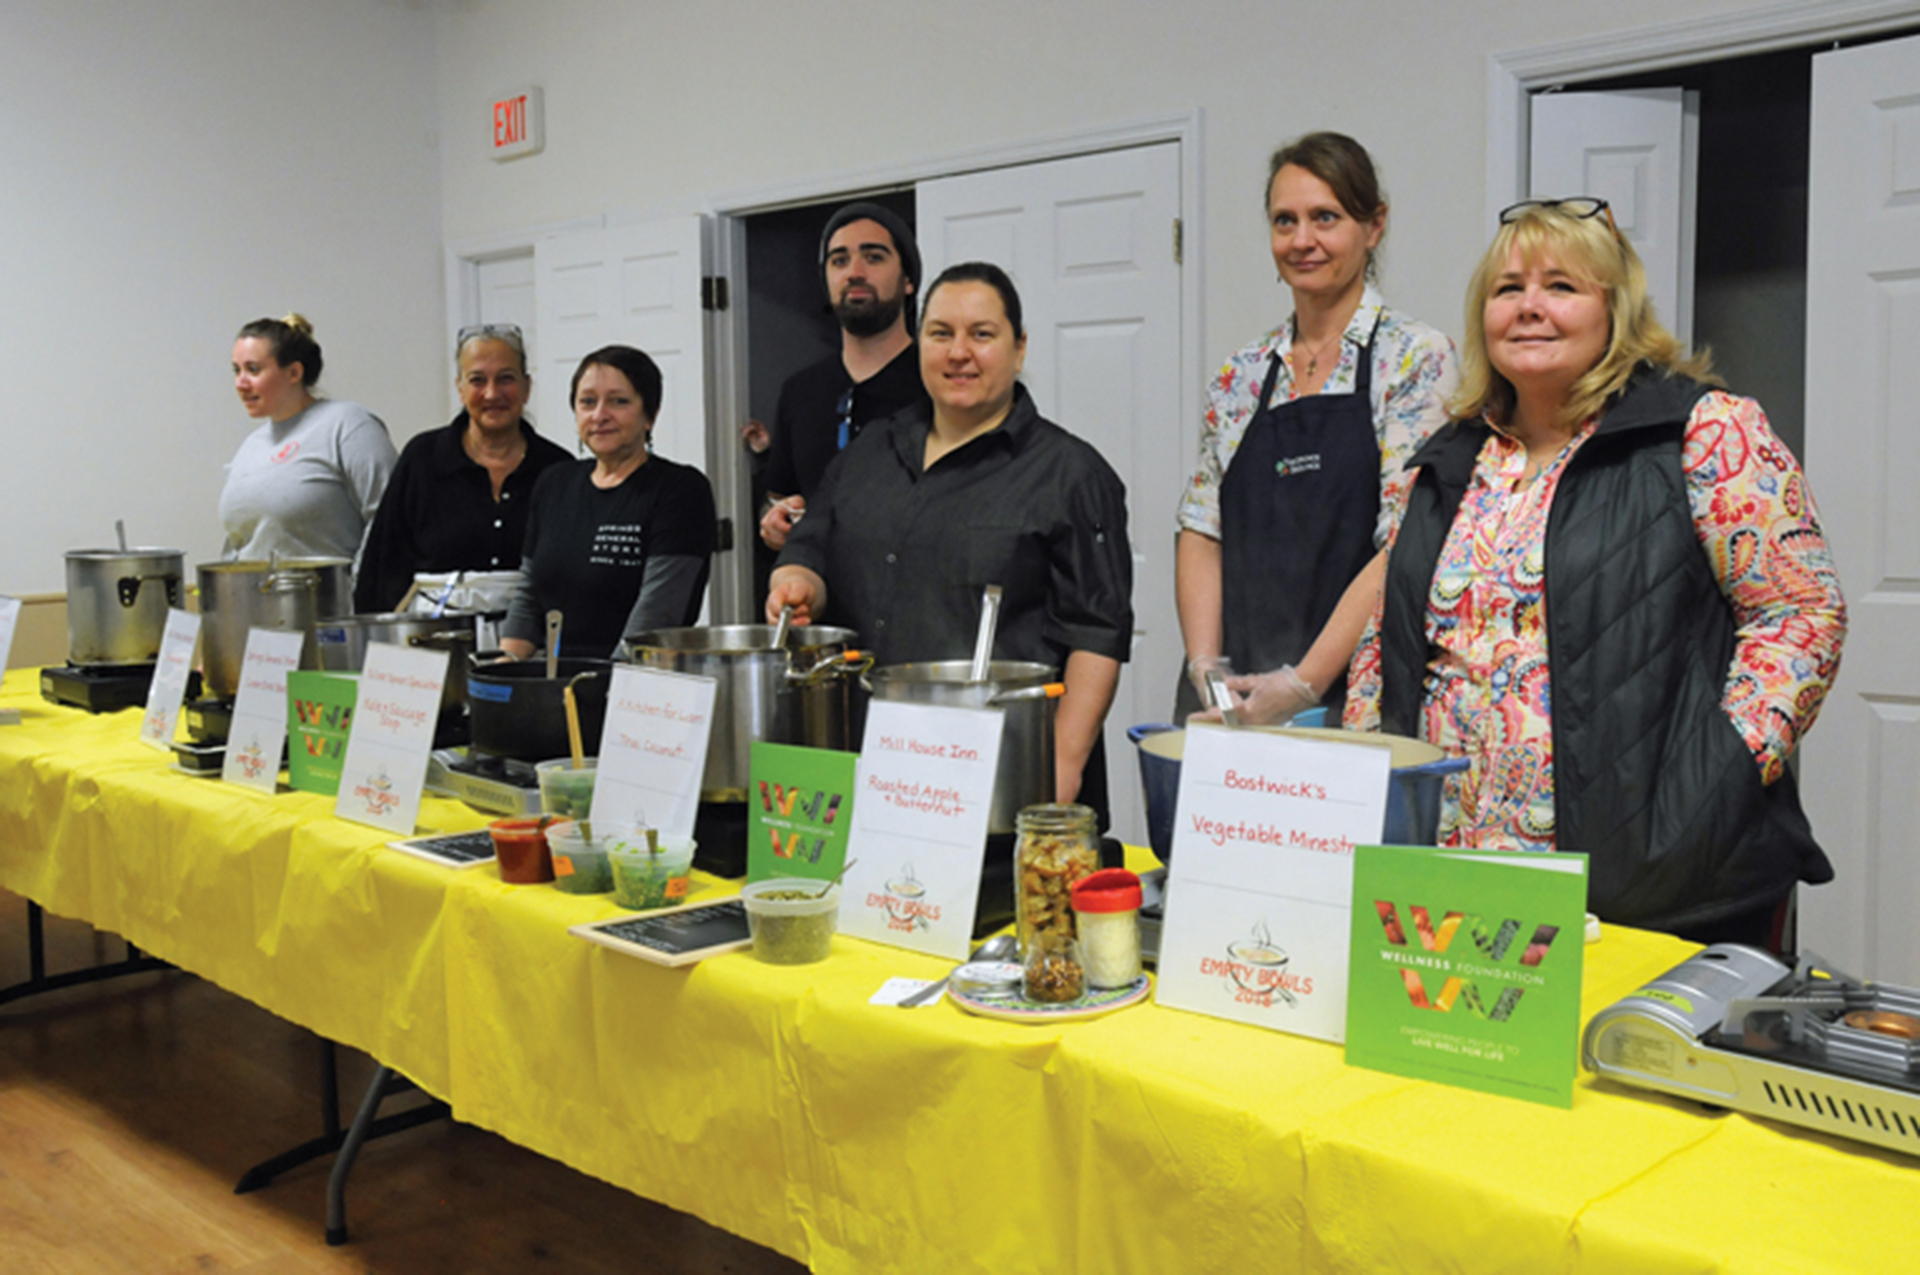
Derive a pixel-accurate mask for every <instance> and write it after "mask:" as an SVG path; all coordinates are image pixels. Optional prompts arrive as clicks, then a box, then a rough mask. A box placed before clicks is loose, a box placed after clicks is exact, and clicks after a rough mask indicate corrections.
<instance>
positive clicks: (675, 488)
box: [647, 465, 714, 558]
mask: <svg viewBox="0 0 1920 1275" xmlns="http://www.w3.org/2000/svg"><path fill="white" fill-rule="evenodd" d="M668 472H669V474H670V475H671V478H670V479H669V480H668V481H667V482H665V483H663V484H662V485H661V488H660V498H659V503H657V504H656V505H655V506H654V509H653V516H652V518H651V519H650V520H649V524H648V529H647V556H648V557H649V558H651V557H653V556H654V555H655V554H663V555H669V556H682V557H696V558H708V557H711V556H712V554H713V545H714V521H713V520H714V512H713V485H712V484H711V483H709V482H708V481H707V476H706V475H705V474H703V473H701V472H700V471H699V470H697V469H694V468H693V467H692V466H690V465H675V466H674V467H673V468H672V469H671V470H669V471H668Z"/></svg>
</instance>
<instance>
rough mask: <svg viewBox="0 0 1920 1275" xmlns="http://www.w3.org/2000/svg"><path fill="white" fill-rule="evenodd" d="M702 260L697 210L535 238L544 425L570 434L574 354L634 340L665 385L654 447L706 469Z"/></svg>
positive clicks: (555, 433) (537, 376)
mask: <svg viewBox="0 0 1920 1275" xmlns="http://www.w3.org/2000/svg"><path fill="white" fill-rule="evenodd" d="M705 260H706V259H705V254H704V251H703V236H702V228H701V220H700V218H699V217H681V218H675V219H674V220H671V221H663V222H652V223H647V224H644V225H633V226H606V227H595V228H593V229H589V230H576V231H570V232H568V233H566V234H562V235H554V236H550V237H548V238H545V239H541V240H539V241H538V242H536V243H535V245H534V295H535V298H536V301H535V310H536V322H535V326H536V327H537V328H538V330H539V333H540V355H539V361H538V363H537V364H536V367H535V371H534V385H533V392H534V401H535V404H536V406H537V407H538V409H539V416H538V419H539V420H540V422H541V428H542V431H543V432H544V433H546V434H547V435H548V436H549V437H552V438H555V439H557V440H559V441H560V442H561V443H562V444H563V445H571V444H572V442H573V439H574V437H575V435H574V430H573V413H572V411H571V410H569V408H568V406H567V397H568V388H569V386H570V384H571V382H572V380H573V372H574V368H575V367H577V366H578V365H579V362H580V359H581V356H583V355H585V354H588V353H591V352H592V351H594V350H596V349H598V348H599V347H601V346H603V345H614V344H620V345H632V346H637V347H638V348H640V349H642V350H644V351H646V352H647V354H648V355H649V356H650V357H651V358H652V359H653V361H654V362H655V363H658V364H659V365H660V374H661V379H662V381H663V383H664V386H665V388H664V390H663V391H662V393H661V396H660V415H659V419H658V420H656V421H655V422H654V431H653V447H654V450H655V451H656V452H658V453H659V454H660V455H662V456H665V457H667V458H668V459H670V460H676V461H679V462H681V463H682V464H688V465H693V466H695V467H696V468H698V469H701V470H702V471H704V470H706V468H707V447H706V439H707V410H706V384H707V370H706V318H705V315H704V313H703V311H702V310H701V306H700V280H701V276H702V275H703V274H704V273H705Z"/></svg>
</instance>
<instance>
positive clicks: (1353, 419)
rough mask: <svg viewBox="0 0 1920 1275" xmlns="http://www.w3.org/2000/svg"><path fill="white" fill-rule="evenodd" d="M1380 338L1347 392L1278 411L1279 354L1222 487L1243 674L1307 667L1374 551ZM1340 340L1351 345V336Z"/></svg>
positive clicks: (1335, 690)
mask: <svg viewBox="0 0 1920 1275" xmlns="http://www.w3.org/2000/svg"><path fill="white" fill-rule="evenodd" d="M1379 330H1380V320H1379V319H1378V318H1377V317H1376V318H1375V319H1374V325H1373V331H1372V332H1369V333H1368V334H1367V345H1366V348H1365V349H1364V350H1362V351H1361V352H1360V366H1359V369H1358V371H1357V372H1356V373H1355V374H1354V378H1353V379H1354V385H1353V392H1352V393H1350V394H1310V395H1307V396H1305V397H1303V398H1296V399H1293V400H1291V401H1290V402H1286V403H1282V404H1280V405H1279V406H1278V407H1274V406H1272V405H1271V400H1272V398H1273V388H1274V386H1275V384H1277V383H1278V381H1279V378H1280V353H1279V352H1278V351H1275V352H1274V355H1273V361H1272V363H1271V364H1269V365H1268V368H1267V379H1266V383H1265V384H1264V385H1263V386H1262V387H1261V389H1260V399H1259V406H1258V408H1257V409H1256V410H1255V412H1254V417H1253V420H1252V421H1251V422H1250V423H1249V424H1248V425H1247V432H1246V434H1245V435H1243V436H1242V438H1241V440H1240V447H1239V449H1238V450H1237V451H1235V452H1234V454H1233V460H1232V462H1231V463H1230V464H1228V466H1227V473H1226V477H1225V478H1223V479H1222V480H1221V483H1220V585H1221V588H1220V593H1221V599H1222V607H1221V609H1222V612H1223V614H1222V617H1221V618H1222V621H1223V626H1224V627H1223V634H1222V638H1223V641H1222V646H1223V648H1224V650H1223V653H1224V654H1225V655H1226V656H1227V657H1228V658H1230V659H1231V660H1232V661H1233V669H1234V672H1235V673H1266V672H1271V671H1272V670H1274V669H1277V668H1279V667H1280V666H1281V665H1282V664H1296V665H1297V664H1298V663H1299V662H1300V661H1301V660H1302V659H1303V658H1305V656H1306V654H1307V651H1308V649H1309V648H1311V647H1312V646H1313V642H1314V639H1315V638H1317V637H1319V636H1320V630H1321V629H1323V628H1325V627H1326V623H1327V620H1328V619H1329V618H1330V617H1331V616H1332V615H1333V610H1334V607H1335V606H1337V605H1338V604H1339V602H1340V597H1341V595H1342V594H1344V593H1345V592H1346V591H1347V586H1348V585H1350V584H1352V583H1353V578H1354V577H1355V576H1357V575H1359V574H1360V571H1361V569H1362V568H1364V567H1365V566H1366V565H1367V563H1368V561H1370V560H1371V559H1372V557H1373V554H1374V544H1373V532H1374V525H1375V524H1376V523H1377V522H1378V521H1379V517H1380V441H1379V436H1378V435H1377V434H1376V433H1375V432H1374V427H1373V403H1372V390H1373V341H1374V337H1375V335H1376V334H1378V332H1379ZM1343 339H1344V338H1343ZM1346 692H1347V676H1346V672H1345V670H1344V669H1343V670H1342V671H1341V674H1340V676H1339V678H1337V679H1336V680H1335V681H1334V683H1333V684H1332V685H1331V686H1328V687H1325V688H1323V693H1322V696H1321V703H1323V704H1325V705H1326V706H1327V720H1328V721H1329V722H1335V723H1337V722H1338V721H1339V720H1340V709H1341V706H1342V705H1343V704H1344V703H1345V702H1346Z"/></svg>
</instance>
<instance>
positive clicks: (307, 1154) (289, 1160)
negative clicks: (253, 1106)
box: [233, 1036, 346, 1195]
mask: <svg viewBox="0 0 1920 1275" xmlns="http://www.w3.org/2000/svg"><path fill="white" fill-rule="evenodd" d="M315 1039H316V1040H318V1041H319V1043H320V1136H319V1137H317V1138H309V1139H308V1140H307V1141H305V1142H303V1143H301V1144H300V1145H299V1146H297V1147H291V1148H289V1149H287V1150H285V1151H282V1152H281V1153H280V1154H279V1155H276V1156H272V1157H270V1158H268V1159H265V1160H262V1161H261V1162H260V1163H258V1164H256V1165H254V1166H253V1167H252V1168H251V1169H248V1170H247V1171H246V1172H245V1173H242V1174H241V1175H240V1180H239V1181H238V1182H236V1183H234V1184H233V1193H234V1194H235V1195H245V1194H246V1193H247V1192H249V1191H257V1190H259V1189H260V1188H261V1187H263V1186H266V1185H267V1184H268V1183H269V1182H272V1181H273V1180H274V1179H275V1178H277V1177H279V1176H280V1175H281V1174H282V1173H285V1172H286V1171H287V1170H288V1169H295V1168H298V1167H300V1166H301V1165H303V1164H305V1163H307V1161H309V1160H317V1159H319V1158H320V1157H321V1156H323V1155H331V1154H332V1153H333V1152H335V1151H338V1150H339V1149H340V1144H341V1142H342V1141H344V1140H345V1138H346V1131H345V1130H344V1129H342V1128H341V1127H340V1063H339V1057H338V1053H337V1051H336V1049H335V1047H334V1043H333V1042H332V1041H330V1040H328V1039H327V1038H326V1037H324V1036H319V1037H315Z"/></svg>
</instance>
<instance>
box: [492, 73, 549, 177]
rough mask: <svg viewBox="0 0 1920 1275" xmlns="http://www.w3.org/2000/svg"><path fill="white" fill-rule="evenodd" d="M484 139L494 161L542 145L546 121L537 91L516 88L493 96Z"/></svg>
mask: <svg viewBox="0 0 1920 1275" xmlns="http://www.w3.org/2000/svg"><path fill="white" fill-rule="evenodd" d="M488 138H489V142H490V144H489V146H488V147H487V149H488V150H489V151H490V152H491V153H492V155H493V157H494V158H495V159H496V160H501V159H518V158H519V157H520V156H522V155H531V154H533V153H534V152H536V151H538V150H539V149H540V148H541V147H543V146H545V145H546V142H547V123H546V118H545V112H543V111H542V110H541V108H540V90H539V89H518V90H515V91H514V92H512V93H509V94H507V95H506V96H505V97H499V98H495V99H494V102H493V117H492V119H491V120H490V121H489V131H488Z"/></svg>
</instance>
